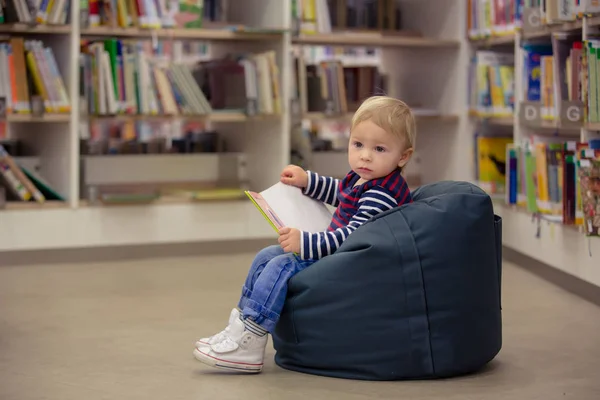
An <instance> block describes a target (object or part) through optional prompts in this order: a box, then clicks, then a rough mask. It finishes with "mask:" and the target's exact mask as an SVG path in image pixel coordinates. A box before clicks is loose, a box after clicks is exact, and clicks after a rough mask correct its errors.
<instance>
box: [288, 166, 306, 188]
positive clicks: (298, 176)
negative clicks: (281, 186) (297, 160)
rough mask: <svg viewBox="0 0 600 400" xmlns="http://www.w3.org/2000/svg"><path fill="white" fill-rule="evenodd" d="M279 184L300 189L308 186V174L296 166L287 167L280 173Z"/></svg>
mask: <svg viewBox="0 0 600 400" xmlns="http://www.w3.org/2000/svg"><path fill="white" fill-rule="evenodd" d="M281 182H282V183H285V184H286V185H290V186H296V187H299V188H301V189H302V188H305V187H306V186H308V174H307V173H306V171H305V170H303V169H302V168H300V167H298V166H297V165H288V166H287V167H285V168H284V169H283V171H282V172H281Z"/></svg>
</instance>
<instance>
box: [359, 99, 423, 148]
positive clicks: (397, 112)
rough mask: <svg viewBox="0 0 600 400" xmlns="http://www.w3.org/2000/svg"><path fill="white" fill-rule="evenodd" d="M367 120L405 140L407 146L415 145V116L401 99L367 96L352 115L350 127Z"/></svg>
mask: <svg viewBox="0 0 600 400" xmlns="http://www.w3.org/2000/svg"><path fill="white" fill-rule="evenodd" d="M368 120H370V121H372V122H373V123H374V124H375V125H377V126H379V127H380V128H381V129H383V130H385V131H386V132H388V133H391V134H392V135H396V136H397V137H399V138H400V139H403V140H405V143H406V147H407V148H409V147H412V148H414V147H415V141H416V139H417V137H416V136H417V128H416V124H415V117H414V115H413V113H412V111H411V109H410V107H408V105H407V104H406V103H405V102H403V101H402V100H398V99H394V98H393V97H388V96H373V97H369V98H368V99H366V100H365V101H364V102H363V103H362V104H361V105H360V107H359V108H358V110H357V111H356V113H355V114H354V116H353V117H352V126H351V129H354V128H355V127H356V125H358V124H360V123H361V122H364V121H368Z"/></svg>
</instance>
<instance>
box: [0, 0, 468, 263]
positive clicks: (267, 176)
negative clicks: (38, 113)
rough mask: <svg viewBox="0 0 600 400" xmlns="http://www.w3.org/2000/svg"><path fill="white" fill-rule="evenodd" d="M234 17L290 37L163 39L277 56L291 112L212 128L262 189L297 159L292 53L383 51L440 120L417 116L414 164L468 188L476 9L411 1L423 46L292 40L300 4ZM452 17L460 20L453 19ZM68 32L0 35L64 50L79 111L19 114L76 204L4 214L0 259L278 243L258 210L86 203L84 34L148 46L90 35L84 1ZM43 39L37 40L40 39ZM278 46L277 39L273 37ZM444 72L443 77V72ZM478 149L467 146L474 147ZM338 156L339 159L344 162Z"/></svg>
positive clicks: (201, 33)
mask: <svg viewBox="0 0 600 400" xmlns="http://www.w3.org/2000/svg"><path fill="white" fill-rule="evenodd" d="M243 3H244V7H239V8H237V9H236V8H235V7H232V9H233V15H232V16H233V17H234V18H235V19H236V20H237V21H234V22H243V23H245V24H246V25H248V26H253V27H262V28H272V29H283V31H282V32H281V33H275V34H265V33H254V34H235V33H232V32H227V31H216V30H198V31H176V30H168V29H165V30H160V31H157V32H155V33H153V35H154V36H155V37H158V38H178V39H194V40H196V39H197V40H206V41H210V42H211V43H212V45H213V46H214V50H211V53H212V54H213V55H218V54H220V53H223V52H227V51H231V50H244V51H250V52H251V51H262V50H265V49H275V50H276V51H277V57H278V65H279V68H280V76H281V83H282V84H281V88H282V94H281V96H282V99H284V101H283V104H282V107H283V113H282V114H281V115H280V116H278V117H275V118H267V119H263V120H252V119H248V118H245V117H244V116H230V117H221V118H216V116H215V118H212V116H211V117H210V118H209V119H212V120H213V121H212V122H211V124H212V125H213V126H214V127H215V128H216V129H217V130H218V131H219V133H222V134H223V135H224V136H225V137H226V138H227V139H230V140H229V141H230V142H233V143H234V146H233V148H231V149H229V150H231V151H234V152H241V153H244V154H245V156H246V157H247V159H248V171H247V174H248V176H249V177H250V184H251V186H252V189H253V190H262V189H264V188H266V187H268V186H270V185H271V184H273V183H274V182H276V181H277V180H278V179H279V173H280V170H281V169H282V168H283V167H284V166H285V165H286V164H287V163H288V162H289V160H290V127H291V113H290V101H289V100H290V99H291V89H290V85H289V84H287V82H290V80H291V78H292V73H293V70H292V69H293V66H292V62H291V57H289V56H288V55H289V54H290V52H291V50H292V46H293V45H310V44H326V45H342V46H353V45H354V46H365V45H366V46H380V47H381V48H382V51H383V58H384V61H383V63H382V66H381V67H382V70H383V71H384V72H386V73H387V74H389V76H390V79H391V81H390V83H391V85H390V93H389V94H390V95H392V96H396V97H399V98H402V99H406V100H409V101H416V102H419V103H422V104H423V106H424V107H426V108H433V109H436V110H438V111H439V115H438V116H433V117H432V116H427V117H423V118H418V120H417V123H418V131H419V136H418V141H417V154H416V156H415V158H414V161H413V162H412V163H411V167H410V168H412V169H413V170H414V171H416V172H418V173H419V174H420V175H422V176H423V179H424V181H425V182H431V181H436V180H440V179H469V178H470V174H471V172H470V171H471V166H470V163H469V161H468V157H464V156H463V155H462V153H463V152H464V151H466V150H465V143H466V142H465V140H468V139H469V134H468V130H469V129H468V123H469V118H468V116H467V115H466V113H465V112H464V105H465V104H466V101H465V94H466V90H465V89H464V88H465V87H466V83H467V75H466V71H467V63H468V53H469V49H468V46H467V39H466V37H465V30H464V26H465V24H466V20H465V18H466V17H465V12H464V10H465V4H466V2H465V0H457V1H447V0H430V1H428V2H427V4H424V3H423V2H421V1H415V0H402V2H401V4H402V10H403V23H404V25H405V28H407V29H414V30H419V31H420V32H421V33H422V34H423V37H404V36H388V35H386V36H385V37H384V36H381V37H377V36H376V35H375V36H365V35H362V34H352V33H350V34H334V35H324V34H317V35H311V36H301V37H298V38H295V37H292V33H291V27H292V20H291V19H292V18H291V1H290V0H244V1H243ZM449 16H452V18H449ZM71 21H72V23H71V25H70V26H69V27H50V26H39V27H35V28H30V27H27V26H13V27H8V26H2V25H0V35H3V34H10V35H15V36H24V37H39V38H42V39H43V40H44V43H46V44H47V45H50V46H52V47H53V49H54V51H55V52H60V54H61V56H60V57H59V56H58V54H57V59H60V63H61V72H62V73H63V78H64V79H65V84H66V85H67V87H68V91H69V95H70V98H71V107H72V111H71V113H70V114H68V115H64V116H62V115H61V116H50V115H48V116H45V117H44V118H42V119H41V120H36V119H35V118H34V117H22V116H10V118H9V119H8V123H9V125H10V134H11V136H14V137H17V138H23V139H25V140H27V142H28V143H34V144H35V150H36V153H37V155H38V156H39V158H40V163H41V164H42V170H43V171H44V174H46V175H47V178H48V179H49V180H50V181H51V182H52V183H53V184H54V185H55V186H56V187H57V188H58V190H59V191H60V192H61V193H64V194H65V195H66V196H67V198H68V202H67V204H56V203H55V202H47V203H46V204H43V205H37V204H33V203H14V204H11V205H10V206H9V207H8V208H6V209H3V210H0V253H1V252H4V251H24V250H45V249H67V248H89V247H104V246H127V245H151V244H168V243H193V242H211V241H223V240H246V239H268V238H273V239H275V236H274V232H273V231H272V228H270V227H269V225H268V224H266V223H265V222H264V220H263V217H262V216H261V215H260V213H258V212H256V210H255V209H254V206H253V205H252V204H251V203H250V202H249V201H244V200H240V201H220V202H219V201H215V202H168V201H166V202H161V201H158V202H156V203H153V204H148V205H131V206H90V205H88V204H86V202H85V201H80V193H79V191H80V188H79V187H80V156H79V139H80V122H81V121H82V120H83V119H84V116H82V115H81V112H80V111H81V110H80V109H79V107H80V106H79V102H78V101H77V100H76V99H78V98H79V77H78V70H79V46H80V39H81V38H82V37H90V38H94V37H97V38H100V37H129V38H136V37H146V38H148V36H150V34H149V33H148V31H144V30H140V29H137V28H131V29H122V30H111V29H109V28H105V27H102V28H91V29H81V27H80V25H79V2H77V1H73V4H72V7H71ZM32 31H33V32H32ZM269 38H270V40H268V39H269ZM441 65H443V68H440V66H441ZM466 146H468V145H466ZM336 159H338V160H339V157H337V158H336Z"/></svg>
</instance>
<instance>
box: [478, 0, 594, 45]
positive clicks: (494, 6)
mask: <svg viewBox="0 0 600 400" xmlns="http://www.w3.org/2000/svg"><path fill="white" fill-rule="evenodd" d="M596 13H600V2H598V0H468V5H467V32H468V36H469V37H470V38H471V39H482V38H486V37H490V36H506V35H512V34H514V33H515V32H516V30H517V29H520V28H523V29H529V30H542V29H543V28H544V26H551V25H557V24H563V23H568V22H572V21H575V20H576V19H578V18H581V17H582V16H584V15H590V14H596ZM533 14H535V18H533V17H532V18H530V19H531V20H532V21H537V22H536V23H539V27H535V26H534V27H532V26H529V27H528V25H527V24H525V22H526V21H525V19H526V18H528V16H531V15H533Z"/></svg>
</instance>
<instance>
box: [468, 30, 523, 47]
mask: <svg viewBox="0 0 600 400" xmlns="http://www.w3.org/2000/svg"><path fill="white" fill-rule="evenodd" d="M469 41H470V42H471V44H472V45H473V46H477V47H491V46H502V45H508V44H514V43H515V35H514V33H511V34H507V35H504V36H489V37H485V38H477V39H475V38H473V39H469Z"/></svg>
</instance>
